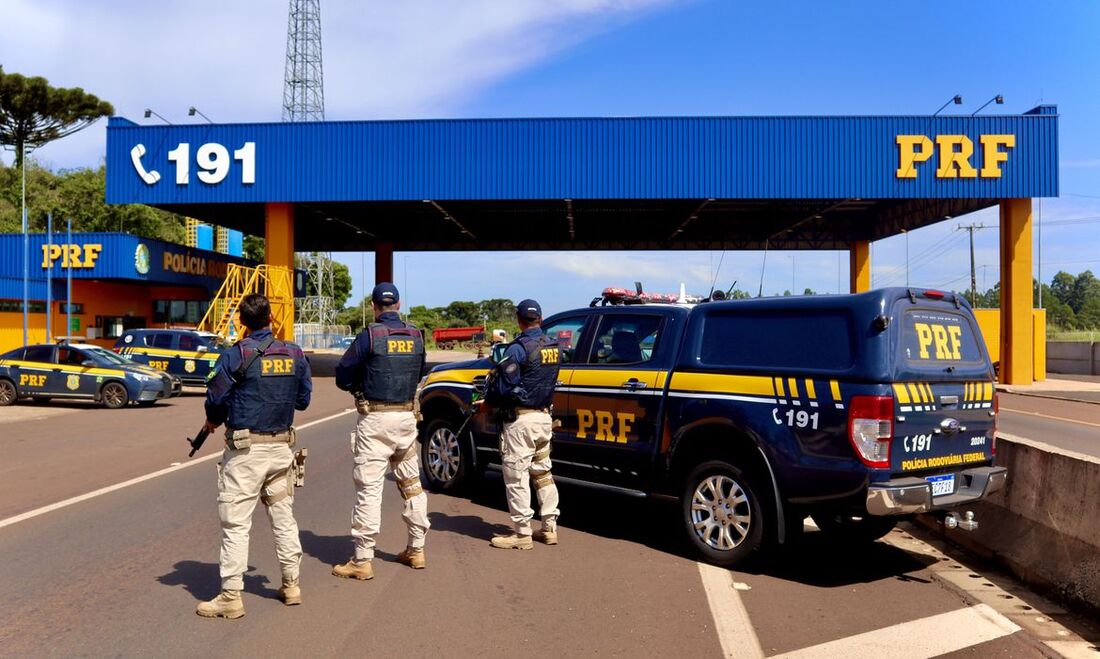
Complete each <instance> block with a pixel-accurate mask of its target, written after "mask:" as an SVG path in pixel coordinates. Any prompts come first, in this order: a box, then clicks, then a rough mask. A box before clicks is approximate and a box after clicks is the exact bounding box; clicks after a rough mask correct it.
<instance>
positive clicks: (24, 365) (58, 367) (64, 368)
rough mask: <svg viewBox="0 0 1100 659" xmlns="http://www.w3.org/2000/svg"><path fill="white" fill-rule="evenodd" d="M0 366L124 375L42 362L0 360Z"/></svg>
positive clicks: (106, 370) (103, 369)
mask: <svg viewBox="0 0 1100 659" xmlns="http://www.w3.org/2000/svg"><path fill="white" fill-rule="evenodd" d="M0 366H18V367H20V368H26V369H34V370H39V371H50V372H54V371H57V372H60V373H65V374H69V373H75V374H78V375H126V371H122V370H118V369H114V368H95V367H91V366H73V365H68V364H45V363H42V362H28V361H23V360H17V359H11V360H0Z"/></svg>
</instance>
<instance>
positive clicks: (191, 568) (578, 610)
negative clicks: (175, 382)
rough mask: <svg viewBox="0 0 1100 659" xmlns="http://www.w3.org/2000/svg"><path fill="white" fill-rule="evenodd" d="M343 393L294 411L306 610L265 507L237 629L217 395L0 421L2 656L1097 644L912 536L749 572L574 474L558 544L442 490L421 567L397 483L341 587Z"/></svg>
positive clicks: (852, 651) (481, 501)
mask: <svg viewBox="0 0 1100 659" xmlns="http://www.w3.org/2000/svg"><path fill="white" fill-rule="evenodd" d="M347 402H348V401H347V398H346V397H345V396H344V395H343V394H341V393H340V392H338V391H336V390H335V387H334V386H333V385H332V381H331V380H327V379H318V380H317V381H316V394H315V398H314V404H313V406H312V407H311V409H310V410H309V411H308V412H307V413H305V414H303V415H301V416H300V417H299V418H298V420H297V425H298V426H299V427H301V428H303V429H302V430H301V432H300V433H299V439H300V442H301V445H303V446H305V447H308V448H309V449H310V459H309V463H308V468H307V471H308V473H307V477H306V487H305V488H304V489H301V490H298V495H297V497H296V505H295V511H296V515H297V518H298V521H299V525H300V527H301V538H302V544H303V547H304V550H305V557H304V560H303V565H302V587H303V596H304V599H305V603H304V605H303V606H300V607H293V608H287V607H284V606H283V605H282V604H281V603H279V601H278V600H277V599H276V590H275V589H276V588H277V587H278V585H279V584H278V581H279V569H278V565H277V562H276V560H275V556H274V550H273V546H272V541H271V533H270V528H269V525H268V523H267V519H266V517H265V516H264V515H263V514H262V513H257V515H256V516H255V518H254V520H255V521H254V525H253V531H252V538H253V541H252V548H251V555H250V565H251V566H252V569H251V570H250V571H249V573H248V575H247V576H246V593H245V596H244V597H245V606H246V610H247V615H246V616H245V617H244V618H243V619H241V620H237V621H226V620H208V619H203V618H199V617H198V616H196V615H195V614H194V607H195V604H196V603H197V602H198V601H199V600H202V599H207V598H210V597H212V596H214V595H215V594H216V593H217V590H218V574H217V554H218V544H219V529H218V519H217V512H216V506H215V464H216V458H214V457H210V458H208V459H206V460H202V458H204V457H207V456H214V455H215V454H216V453H217V452H218V444H219V442H218V441H217V438H211V441H210V442H209V446H208V447H206V448H204V450H203V452H202V453H200V455H199V456H196V458H195V459H193V460H192V461H190V462H188V461H187V460H186V450H187V449H186V444H185V443H184V441H183V439H184V436H185V435H187V434H188V433H191V432H193V431H194V430H195V429H197V427H198V422H199V420H200V419H201V398H200V397H199V396H187V397H183V398H179V399H175V400H173V401H169V402H168V403H166V404H163V405H158V406H156V407H154V408H151V409H133V410H129V409H127V410H120V411H109V410H100V409H97V408H91V407H87V406H77V405H74V406H72V407H71V408H59V409H58V410H52V412H56V413H54V414H52V415H49V416H48V417H47V418H40V419H37V420H26V419H24V420H10V421H7V422H4V423H0V445H2V446H3V449H4V456H5V459H4V460H3V462H2V463H0V565H2V566H3V569H2V570H0V592H2V593H4V596H3V597H2V598H0V620H2V621H3V624H2V625H0V655H3V656H28V655H29V656H103V655H112V656H150V655H155V656H222V655H230V654H232V655H234V656H271V655H274V654H279V655H293V654H305V653H308V654H310V655H320V656H346V655H363V654H371V655H381V656H395V655H401V656H426V655H433V656H440V655H443V656H471V655H477V656H484V657H496V656H515V655H520V654H524V655H535V656H538V655H547V656H561V655H582V656H592V655H632V656H723V655H724V656H775V655H783V654H785V653H792V654H790V655H789V656H853V655H858V654H868V653H872V652H874V653H877V654H879V655H881V656H914V657H917V656H934V655H940V654H948V653H955V655H957V656H983V657H984V656H990V655H1003V656H1013V657H1018V656H1023V657H1031V656H1044V655H1045V656H1050V655H1051V654H1052V650H1051V646H1048V645H1041V644H1040V640H1051V639H1054V640H1057V639H1059V638H1065V637H1064V635H1063V636H1061V637H1060V636H1059V635H1058V634H1057V633H1056V631H1055V630H1062V628H1061V627H1058V626H1057V625H1056V623H1055V620H1057V621H1061V622H1065V623H1067V624H1069V625H1070V626H1071V627H1072V629H1073V630H1074V631H1076V632H1079V633H1086V634H1087V633H1091V632H1090V631H1089V630H1087V629H1085V628H1081V627H1079V626H1077V625H1076V622H1075V621H1074V620H1072V619H1071V618H1068V617H1065V616H1063V615H1062V614H1061V613H1059V612H1058V610H1057V609H1056V607H1052V606H1051V605H1049V604H1048V603H1045V602H1044V601H1043V600H1042V599H1041V598H1038V597H1036V596H1034V595H1031V594H1029V593H1027V592H1026V591H1024V590H1023V589H1021V588H1019V587H1017V586H1016V585H1014V584H1012V583H1011V582H1010V581H1008V580H1006V579H1004V578H1002V577H1000V576H997V575H995V574H993V573H991V572H989V571H987V570H985V569H984V568H981V567H980V566H975V565H974V564H972V563H970V562H967V561H966V559H963V561H961V562H960V560H959V558H960V557H959V556H957V555H954V554H951V555H944V554H941V553H939V552H938V551H936V550H935V549H933V548H931V547H929V546H928V545H927V544H925V543H923V542H920V541H918V540H916V539H914V538H912V537H911V536H910V535H909V534H908V533H907V532H904V531H895V532H894V533H893V534H891V535H890V536H889V537H888V538H887V541H885V542H882V541H880V542H878V543H875V544H874V545H871V546H869V547H865V548H863V549H860V550H858V551H856V550H850V549H847V550H846V549H841V548H837V547H834V546H831V545H830V544H829V543H828V542H826V541H825V539H824V538H823V537H822V536H821V535H820V534H819V533H817V532H815V531H814V530H812V529H811V530H809V531H808V532H807V533H806V536H805V538H804V539H803V540H802V541H801V542H800V543H798V544H797V545H795V546H792V547H789V548H785V549H781V550H773V551H770V552H768V553H767V555H765V556H763V557H762V558H761V560H759V561H757V562H756V564H754V565H752V566H749V567H747V568H745V569H744V570H740V571H736V572H730V571H726V570H719V569H717V568H713V567H710V566H705V565H702V564H700V563H697V562H696V561H695V560H693V558H692V557H691V556H690V555H689V554H687V553H686V551H685V548H684V546H683V545H682V544H681V542H680V540H679V536H678V533H679V532H678V529H677V527H676V522H675V508H674V506H670V505H669V504H664V503H658V502H647V501H644V500H637V499H628V498H622V497H618V496H615V495H610V494H601V493H594V492H592V491H589V490H583V489H577V488H569V487H564V488H563V491H562V494H563V500H562V505H561V508H562V510H563V511H564V513H563V516H562V521H561V523H562V528H561V540H562V543H561V544H560V545H559V546H557V547H545V546H542V545H539V546H537V547H536V548H535V550H534V551H530V552H517V551H502V550H496V549H492V548H490V547H489V544H488V539H489V538H490V537H491V535H492V534H493V533H494V532H498V531H503V530H505V527H504V526H503V524H504V523H505V522H507V512H506V507H505V504H504V497H503V485H502V483H501V481H500V480H499V478H495V477H492V476H490V477H489V478H487V479H486V481H485V482H484V483H483V484H482V485H481V486H480V487H477V488H475V489H474V490H473V491H472V492H471V493H470V494H468V495H467V496H446V495H431V496H430V498H429V510H430V518H431V521H432V530H431V531H430V532H429V535H428V546H427V558H428V568H427V569H426V570H422V571H412V570H409V569H408V568H405V567H404V566H401V565H398V564H397V563H395V562H394V556H395V555H396V553H397V552H398V551H400V550H401V549H402V548H403V546H404V529H403V524H402V522H401V518H400V498H399V496H398V494H397V491H396V487H395V486H393V485H390V484H387V490H386V492H385V496H386V499H385V503H384V508H383V510H384V517H383V530H382V534H381V538H380V541H379V553H378V560H377V561H376V563H375V573H376V577H375V579H374V580H372V581H369V582H357V581H349V580H343V579H337V578H334V577H332V576H330V575H329V569H330V566H331V564H333V563H337V562H342V561H343V560H346V558H347V557H348V556H349V555H350V552H351V541H350V537H349V524H350V517H351V504H352V500H353V487H352V482H351V467H352V463H351V455H350V451H349V450H348V433H349V432H350V430H351V427H352V423H353V420H354V414H352V413H345V410H346V408H347ZM16 409H17V410H20V411H22V407H19V408H16ZM4 415H6V411H0V416H4ZM334 415H337V416H334ZM196 461H197V462H196ZM179 462H183V463H184V464H182V465H176V466H173V463H179ZM158 472H162V473H159V474H158ZM150 474H158V475H154V476H151V477H149V475H150ZM128 481H133V482H131V483H130V484H126V485H122V486H120V487H119V486H118V485H119V484H123V483H127V482H128ZM101 488H106V490H105V491H102V492H101V493H99V494H95V495H93V496H90V497H87V498H85V499H83V500H80V501H77V502H75V503H69V504H66V503H64V502H65V500H67V499H70V498H71V497H74V496H77V495H83V494H87V493H93V492H96V491H97V490H100V489H101ZM59 503H60V505H57V506H55V507H53V508H50V506H52V505H54V504H59ZM43 506H46V507H47V508H45V509H43V508H42V507H43ZM960 584H961V586H962V587H963V588H960V587H959V586H960ZM975 588H977V590H975ZM964 591H965V592H964ZM982 593H985V595H983V594H982ZM1046 612H1049V613H1050V614H1051V615H1047V613H1046ZM1052 616H1053V618H1054V620H1052ZM1037 621H1038V622H1037ZM1017 625H1019V626H1020V627H1023V629H1022V630H1021V629H1019V628H1018V627H1017Z"/></svg>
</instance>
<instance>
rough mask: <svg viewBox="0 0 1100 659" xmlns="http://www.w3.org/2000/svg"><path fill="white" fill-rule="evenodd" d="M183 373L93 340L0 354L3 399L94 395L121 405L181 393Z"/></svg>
mask: <svg viewBox="0 0 1100 659" xmlns="http://www.w3.org/2000/svg"><path fill="white" fill-rule="evenodd" d="M179 393H180V381H179V378H174V377H172V376H170V375H168V374H167V373H163V372H161V371H157V370H155V369H152V368H149V367H147V366H141V365H139V364H135V363H133V362H131V361H129V360H127V359H124V358H123V357H120V356H118V355H116V354H115V353H113V352H111V351H110V350H107V349H105V348H101V347H99V346H94V345H85V344H69V343H63V344H60V345H49V344H42V345H30V346H25V347H22V348H17V349H15V350H12V351H10V352H7V353H4V354H3V355H0V405H11V404H13V403H15V402H16V401H17V400H19V399H20V398H30V399H32V400H35V401H36V402H44V401H48V400H49V399H51V398H69V399H90V400H94V401H97V402H100V403H102V404H103V405H104V406H105V407H109V408H111V409H117V408H120V407H125V406H126V405H127V404H128V403H130V402H133V403H136V404H138V405H142V406H147V405H152V404H153V403H155V402H157V401H158V400H162V399H164V398H170V397H172V396H178V395H179Z"/></svg>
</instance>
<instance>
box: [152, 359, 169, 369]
mask: <svg viewBox="0 0 1100 659" xmlns="http://www.w3.org/2000/svg"><path fill="white" fill-rule="evenodd" d="M149 368H155V369H157V370H161V371H167V370H168V362H167V361H159V360H156V359H150V360H149Z"/></svg>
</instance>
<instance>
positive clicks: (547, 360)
mask: <svg viewBox="0 0 1100 659" xmlns="http://www.w3.org/2000/svg"><path fill="white" fill-rule="evenodd" d="M539 353H540V354H541V356H542V363H543V364H557V363H558V349H557V348H543V349H542V350H540V351H539Z"/></svg>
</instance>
